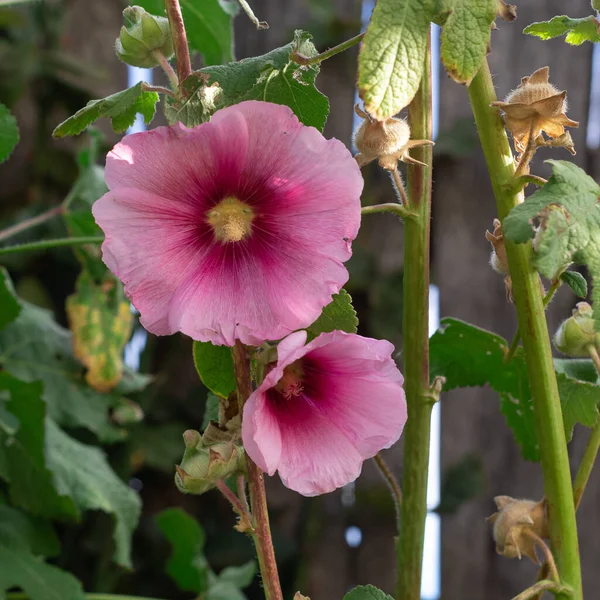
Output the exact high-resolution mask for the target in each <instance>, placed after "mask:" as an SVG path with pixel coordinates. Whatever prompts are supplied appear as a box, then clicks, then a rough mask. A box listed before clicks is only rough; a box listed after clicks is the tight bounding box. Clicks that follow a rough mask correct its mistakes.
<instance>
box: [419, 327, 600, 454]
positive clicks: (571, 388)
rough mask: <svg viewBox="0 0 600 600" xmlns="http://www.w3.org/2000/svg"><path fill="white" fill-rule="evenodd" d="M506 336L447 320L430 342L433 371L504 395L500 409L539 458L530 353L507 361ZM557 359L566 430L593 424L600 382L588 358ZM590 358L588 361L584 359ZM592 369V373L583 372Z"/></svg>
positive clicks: (454, 384) (453, 382) (450, 384)
mask: <svg viewBox="0 0 600 600" xmlns="http://www.w3.org/2000/svg"><path fill="white" fill-rule="evenodd" d="M507 351H508V344H507V343H506V340H504V339H503V338H501V337H500V336H498V335H495V334H494V333H491V332H489V331H485V330H483V329H480V328H478V327H475V326H473V325H469V324H468V323H464V322H463V321H459V320H457V319H448V318H447V319H443V320H442V324H441V326H440V329H439V330H438V331H437V332H436V333H435V334H434V335H433V336H432V338H431V342H430V358H431V376H432V377H435V376H437V375H441V376H444V377H445V378H446V383H445V384H444V390H451V389H455V388H459V387H473V386H477V387H481V386H484V385H489V386H490V387H491V388H492V389H493V390H495V391H496V392H498V394H499V395H500V409H501V411H502V413H503V414H504V416H505V418H506V421H507V423H508V425H509V427H510V428H511V430H512V432H513V435H514V436H515V439H516V441H517V443H518V445H519V447H520V448H521V453H522V454H523V457H524V458H525V459H527V460H539V446H538V442H537V437H536V432H535V421H534V414H533V402H532V399H531V391H530V389H529V378H528V374H527V366H526V364H525V357H524V355H523V353H522V352H521V351H518V352H517V353H516V354H515V356H514V357H513V358H512V360H511V361H510V362H509V363H508V364H506V363H505V361H504V358H505V356H506V352H507ZM572 362H573V361H566V360H564V359H561V360H559V361H557V366H556V371H557V383H558V388H559V392H560V401H561V407H562V413H563V422H564V428H565V435H566V437H567V439H568V440H570V439H571V437H572V434H573V427H574V425H575V423H581V424H582V425H585V426H588V427H593V426H595V425H596V423H597V420H598V404H599V403H600V386H598V385H596V384H595V383H594V382H593V380H592V381H590V375H589V365H588V363H587V362H586V361H575V363H576V364H572ZM583 363H585V364H583ZM582 371H584V372H585V373H587V376H586V377H583V376H576V375H578V374H579V375H581V373H582Z"/></svg>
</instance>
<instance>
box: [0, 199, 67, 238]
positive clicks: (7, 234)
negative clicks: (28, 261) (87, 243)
mask: <svg viewBox="0 0 600 600" xmlns="http://www.w3.org/2000/svg"><path fill="white" fill-rule="evenodd" d="M63 212H64V209H63V207H62V205H60V206H55V207H54V208H51V209H50V210H47V211H46V212H43V213H42V214H41V215H37V216H35V217H31V218H30V219H25V220H24V221H21V222H20V223H17V224H16V225H13V226H12V227H7V228H6V229H3V230H2V231H0V242H3V241H4V240H7V239H8V238H11V237H12V236H13V235H17V233H21V232H22V231H26V230H27V229H31V228H32V227H37V226H38V225H41V224H42V223H45V222H46V221H50V219H53V218H54V217H56V216H57V215H60V214H62V213H63Z"/></svg>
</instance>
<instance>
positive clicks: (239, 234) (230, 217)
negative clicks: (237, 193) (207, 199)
mask: <svg viewBox="0 0 600 600" xmlns="http://www.w3.org/2000/svg"><path fill="white" fill-rule="evenodd" d="M253 220H254V211H253V210H252V209H251V208H250V207H249V206H248V205H247V204H244V203H243V202H241V201H240V200H238V199H237V198H233V197H232V196H229V197H227V198H224V199H223V200H221V202H219V204H217V205H216V206H215V207H214V208H211V209H210V210H209V211H208V212H207V213H206V221H207V222H208V224H209V225H210V226H211V227H212V228H213V231H214V234H215V238H216V239H217V240H219V241H220V242H223V243H224V244H225V243H227V242H241V241H242V240H243V239H244V238H245V237H247V236H249V235H250V233H251V231H252V221H253Z"/></svg>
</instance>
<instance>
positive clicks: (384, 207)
mask: <svg viewBox="0 0 600 600" xmlns="http://www.w3.org/2000/svg"><path fill="white" fill-rule="evenodd" d="M385 212H389V213H393V214H395V215H396V216H398V217H400V218H401V219H414V218H415V217H416V215H415V214H414V213H412V212H410V211H408V210H406V208H404V205H402V204H396V203H395V202H386V203H384V204H374V205H372V206H363V207H362V209H361V213H362V214H363V215H374V214H377V213H385Z"/></svg>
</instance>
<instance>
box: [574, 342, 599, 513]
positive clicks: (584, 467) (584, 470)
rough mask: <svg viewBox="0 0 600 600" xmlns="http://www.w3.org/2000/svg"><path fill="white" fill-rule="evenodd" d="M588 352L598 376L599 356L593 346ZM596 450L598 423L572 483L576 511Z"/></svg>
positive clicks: (594, 459) (596, 453)
mask: <svg viewBox="0 0 600 600" xmlns="http://www.w3.org/2000/svg"><path fill="white" fill-rule="evenodd" d="M589 351H590V356H591V357H592V360H593V361H594V365H595V367H596V370H597V371H598V375H600V356H599V355H598V351H597V350H596V348H595V347H594V346H590V348H589ZM598 449H600V421H599V422H598V423H597V424H596V426H595V427H594V429H592V433H591V434H590V439H589V440H588V443H587V446H586V448H585V452H584V453H583V458H582V459H581V464H580V465H579V470H578V471H577V475H576V476H575V481H574V482H573V499H574V501H575V508H576V509H577V507H578V506H579V503H580V502H581V497H582V496H583V492H585V487H586V485H587V482H588V480H589V478H590V475H591V473H592V469H593V468H594V463H595V462H596V456H597V455H598Z"/></svg>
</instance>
